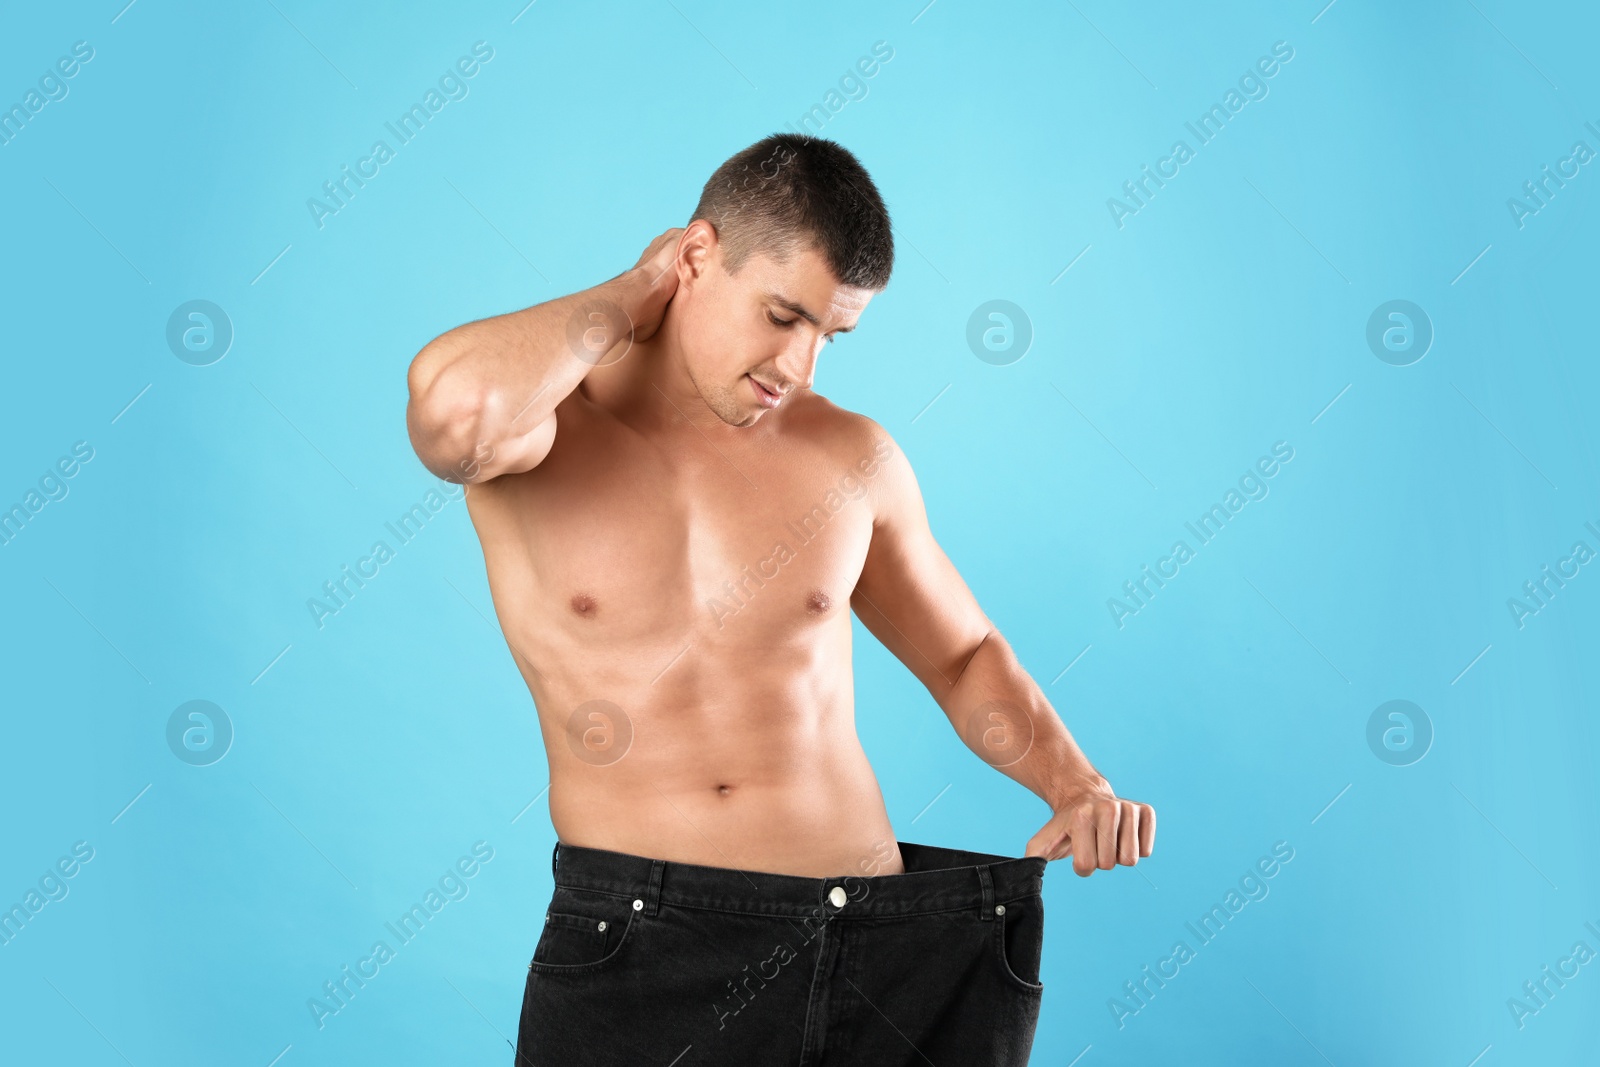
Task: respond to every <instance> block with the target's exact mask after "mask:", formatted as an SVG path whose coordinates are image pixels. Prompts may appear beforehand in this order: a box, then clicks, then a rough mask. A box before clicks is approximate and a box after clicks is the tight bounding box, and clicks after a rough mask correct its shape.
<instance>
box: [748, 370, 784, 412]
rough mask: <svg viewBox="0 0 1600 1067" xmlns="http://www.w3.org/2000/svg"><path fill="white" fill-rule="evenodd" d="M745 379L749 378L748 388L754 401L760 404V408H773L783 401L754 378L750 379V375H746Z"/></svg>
mask: <svg viewBox="0 0 1600 1067" xmlns="http://www.w3.org/2000/svg"><path fill="white" fill-rule="evenodd" d="M745 377H746V378H750V388H751V389H752V390H753V391H754V392H755V394H756V400H757V401H759V402H760V404H761V406H762V407H767V408H775V407H777V406H778V404H779V402H780V401H782V400H783V397H782V396H781V395H779V394H778V393H775V392H773V391H772V390H771V389H768V388H767V387H766V386H764V385H762V384H761V383H760V382H758V381H756V380H755V379H754V378H751V377H750V375H748V374H746V375H745Z"/></svg>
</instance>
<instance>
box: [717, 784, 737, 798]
mask: <svg viewBox="0 0 1600 1067" xmlns="http://www.w3.org/2000/svg"><path fill="white" fill-rule="evenodd" d="M732 792H733V790H732V789H731V788H730V787H728V786H725V785H719V786H717V795H718V796H724V797H725V796H727V795H728V794H729V793H732Z"/></svg>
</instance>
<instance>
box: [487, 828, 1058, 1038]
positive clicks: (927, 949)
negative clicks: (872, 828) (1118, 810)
mask: <svg viewBox="0 0 1600 1067" xmlns="http://www.w3.org/2000/svg"><path fill="white" fill-rule="evenodd" d="M900 855H901V857H902V858H903V859H904V862H905V868H906V869H905V872H904V873H903V874H888V875H875V876H871V877H857V876H853V875H850V876H842V877H838V878H806V877H799V876H795V875H785V874H771V873H765V872H761V871H740V870H734V869H732V868H727V867H706V866H700V865H696V864H688V863H670V862H667V861H665V860H658V859H651V858H649V857H645V856H635V855H630V854H628V853H623V852H612V851H608V850H605V849H594V848H580V847H577V846H574V845H564V844H560V843H557V845H556V848H555V854H554V856H553V858H552V863H553V866H554V874H555V890H554V893H553V894H552V896H551V899H550V907H549V910H548V913H547V915H546V916H545V924H544V932H543V933H542V934H541V935H540V937H539V943H538V945H537V946H536V947H535V948H534V950H533V960H532V962H531V963H530V964H529V965H528V982H527V987H526V989H525V991H524V992H523V998H522V1018H521V1023H520V1025H519V1027H518V1031H517V1049H516V1055H517V1059H516V1067H585V1065H589V1064H595V1065H604V1067H624V1065H625V1067H636V1065H646V1064H648V1065H652V1067H691V1065H706V1067H711V1065H717V1067H721V1065H728V1067H764V1065H767V1064H772V1065H779V1064H781V1065H783V1067H839V1065H844V1064H869V1065H870V1067H895V1065H897V1064H905V1065H908V1067H910V1065H916V1067H927V1065H929V1064H932V1065H933V1067H980V1065H981V1067H990V1065H994V1067H1011V1065H1015V1067H1023V1065H1025V1064H1026V1063H1027V1062H1028V1053H1029V1050H1030V1049H1031V1048H1032V1047H1033V1033H1034V1028H1035V1026H1036V1025H1037V1024H1038V1021H1039V1002H1040V997H1041V995H1042V993H1043V991H1044V985H1043V984H1042V983H1041V982H1040V981H1039V958H1040V952H1041V949H1042V948H1043V943H1044V901H1043V897H1042V894H1041V890H1042V888H1043V884H1044V871H1045V865H1046V861H1045V860H1044V859H1043V858H1042V857H1038V856H1032V857H1025V858H1022V859H1012V858H1007V857H1004V856H991V855H987V854H984V853H980V852H962V851H959V850H956V849H948V848H937V847H934V846H931V845H918V844H914V843H912V842H909V841H901V842H900Z"/></svg>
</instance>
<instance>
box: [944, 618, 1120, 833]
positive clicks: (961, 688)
mask: <svg viewBox="0 0 1600 1067" xmlns="http://www.w3.org/2000/svg"><path fill="white" fill-rule="evenodd" d="M939 703H940V706H941V707H942V708H943V709H944V713H945V715H946V716H948V717H949V719H950V723H951V725H952V726H954V727H955V729H956V733H957V734H959V735H960V737H961V739H962V741H963V742H965V743H966V745H967V747H968V748H970V749H972V750H973V752H975V753H977V755H978V756H979V757H980V758H981V759H983V761H984V762H986V763H988V764H989V765H990V766H992V767H994V768H995V769H996V770H998V771H1000V772H1001V773H1003V774H1005V775H1006V776H1008V777H1010V778H1012V779H1014V780H1016V781H1017V782H1019V783H1021V784H1022V785H1024V786H1026V787H1027V788H1028V789H1029V790H1030V791H1032V792H1033V793H1034V794H1036V795H1037V796H1038V797H1040V799H1042V800H1044V801H1045V802H1046V803H1047V804H1049V805H1050V807H1051V810H1056V809H1057V808H1058V807H1059V806H1060V805H1061V803H1063V802H1064V800H1065V799H1066V798H1067V797H1069V796H1071V795H1072V794H1074V793H1076V792H1077V791H1079V790H1080V789H1081V788H1082V787H1083V786H1084V785H1085V784H1088V783H1093V782H1097V781H1101V780H1103V779H1102V776H1101V774H1100V772H1099V771H1097V770H1095V768H1094V765H1093V764H1092V763H1090V762H1089V759H1088V757H1087V756H1085V755H1084V754H1083V750H1082V749H1080V748H1079V747H1078V744H1077V742H1076V741H1074V740H1073V738H1072V734H1071V733H1070V732H1069V731H1068V730H1067V727H1066V724H1065V723H1063V722H1062V721H1061V718H1060V716H1058V715H1057V714H1056V712H1055V709H1054V708H1052V707H1051V706H1050V702H1049V701H1048V700H1047V699H1045V695H1044V692H1043V691H1042V690H1041V689H1040V688H1039V685H1038V683H1036V682H1035V681H1034V680H1033V677H1032V676H1031V675H1029V674H1028V672H1027V671H1026V670H1025V669H1023V666H1022V664H1021V663H1019V662H1018V661H1017V657H1016V653H1015V652H1013V651H1012V648H1011V645H1010V643H1009V642H1008V641H1006V639H1005V637H1003V636H1002V635H1001V633H1000V631H999V630H990V631H989V634H988V636H987V637H985V638H984V640H983V642H982V643H981V644H979V645H978V647H977V649H976V650H975V651H974V652H973V653H972V656H971V658H970V659H968V661H967V664H966V667H965V668H964V669H963V670H962V672H961V674H960V676H959V677H958V678H957V679H956V684H955V685H954V686H953V687H951V689H950V690H949V692H948V693H947V694H946V695H945V697H944V699H943V700H941V701H940V702H939Z"/></svg>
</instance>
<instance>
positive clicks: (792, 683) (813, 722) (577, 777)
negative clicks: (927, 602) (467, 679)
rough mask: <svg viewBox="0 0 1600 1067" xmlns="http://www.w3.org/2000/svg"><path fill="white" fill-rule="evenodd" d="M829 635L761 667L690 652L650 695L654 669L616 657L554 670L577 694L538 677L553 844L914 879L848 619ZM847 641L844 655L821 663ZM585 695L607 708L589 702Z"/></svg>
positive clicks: (757, 867) (705, 862) (753, 867)
mask: <svg viewBox="0 0 1600 1067" xmlns="http://www.w3.org/2000/svg"><path fill="white" fill-rule="evenodd" d="M826 625H827V626H828V627H829V628H830V630H831V631H832V632H831V633H827V634H824V633H819V632H813V633H811V634H809V635H807V636H808V637H809V638H810V639H811V640H810V641H807V642H804V643H802V647H801V648H795V649H791V651H790V654H789V655H787V656H786V655H784V654H782V653H776V652H774V651H773V650H771V649H770V648H769V649H768V650H767V651H766V653H765V655H764V657H763V658H762V660H761V661H760V666H758V667H756V668H754V669H752V667H751V662H752V657H751V656H749V655H746V654H744V653H742V652H741V653H739V654H737V655H733V654H727V653H728V650H720V651H723V652H724V653H725V655H724V656H720V657H719V656H718V655H717V653H718V651H719V650H717V649H696V648H695V647H694V646H693V645H691V646H690V648H689V651H687V652H686V653H684V655H683V656H682V657H681V658H680V659H678V660H677V661H675V662H674V663H673V665H672V666H671V667H669V668H668V669H667V670H666V671H665V672H664V673H663V674H662V675H661V676H660V677H659V678H657V679H656V680H655V681H653V682H652V681H651V680H650V678H649V674H653V673H654V670H653V669H652V670H650V671H649V672H648V673H640V672H639V668H640V665H641V664H645V663H649V662H650V661H651V658H652V657H649V656H634V657H630V656H628V655H619V654H616V653H615V652H611V653H608V654H607V655H606V656H605V657H604V659H605V661H606V666H601V665H600V664H598V663H597V664H594V669H591V670H582V669H579V670H576V671H573V670H571V669H570V667H569V668H568V670H564V671H561V672H559V673H560V674H569V673H570V675H571V678H570V680H569V679H567V678H562V677H560V676H553V675H552V671H551V670H550V669H544V670H542V672H541V673H540V674H538V675H532V676H531V677H529V687H530V689H532V691H533V693H534V697H535V702H536V704H537V705H538V707H539V708H540V709H541V711H540V727H541V730H542V732H543V734H544V740H545V751H546V754H547V756H548V758H549V762H550V819H551V822H552V824H553V825H554V827H555V830H556V835H557V837H558V838H559V839H560V840H561V841H562V842H564V843H566V844H570V845H579V846H586V847H590V848H602V849H609V850H612V851H616V852H627V853H631V854H634V855H639V856H648V857H651V858H654V859H665V860H669V861H672V862H677V863H693V864H700V865H702V866H709V867H728V868H736V869H740V870H749V871H767V872H772V873H777V874H793V875H801V876H805V877H813V878H830V877H843V876H845V875H857V876H863V877H865V876H871V875H878V874H899V873H901V872H902V871H904V869H905V868H904V865H903V863H902V861H901V858H900V853H899V848H898V846H897V845H896V842H895V836H894V829H893V827H892V826H891V825H890V823H889V817H888V813H887V811H886V810H885V808H884V803H883V795H882V792H881V791H880V789H879V786H878V782H877V778H876V776H875V775H874V774H873V770H872V766H871V764H870V763H869V762H868V761H867V756H866V753H865V752H864V751H863V750H862V748H861V743H860V740H859V739H858V738H857V736H856V731H855V721H854V708H853V700H852V694H851V688H852V686H851V680H850V677H851V676H850V656H849V640H850V622H849V616H848V614H847V613H846V614H843V615H841V616H840V617H838V618H836V619H832V620H829V621H828V623H827V624H826ZM841 633H842V638H843V649H842V652H843V654H842V655H828V654H826V652H836V651H837V650H838V645H839V642H838V640H837V638H838V637H839V636H840V635H841ZM830 638H833V639H830ZM807 645H809V646H810V647H809V648H807V647H804V646H807ZM541 658H542V659H543V660H544V662H547V663H549V662H555V663H561V662H563V661H565V662H566V663H567V664H571V663H572V660H571V659H570V658H567V657H551V658H545V657H541ZM581 658H587V657H581ZM519 659H520V657H519ZM829 661H831V662H829ZM524 673H525V675H528V674H530V672H528V671H527V670H526V667H524ZM606 675H609V676H610V677H609V678H603V676H606ZM634 675H638V676H637V677H631V676H634ZM580 678H581V682H580V681H579V679H580ZM602 678H603V681H601V679H602ZM597 681H601V684H598V685H597ZM606 683H609V684H606ZM629 683H631V684H629ZM580 686H581V691H582V692H586V693H593V692H596V691H602V692H606V693H607V699H605V700H603V701H602V700H593V701H588V702H586V701H584V700H582V699H581V698H580V697H579V696H578V693H579V691H580ZM630 735H631V736H630Z"/></svg>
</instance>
